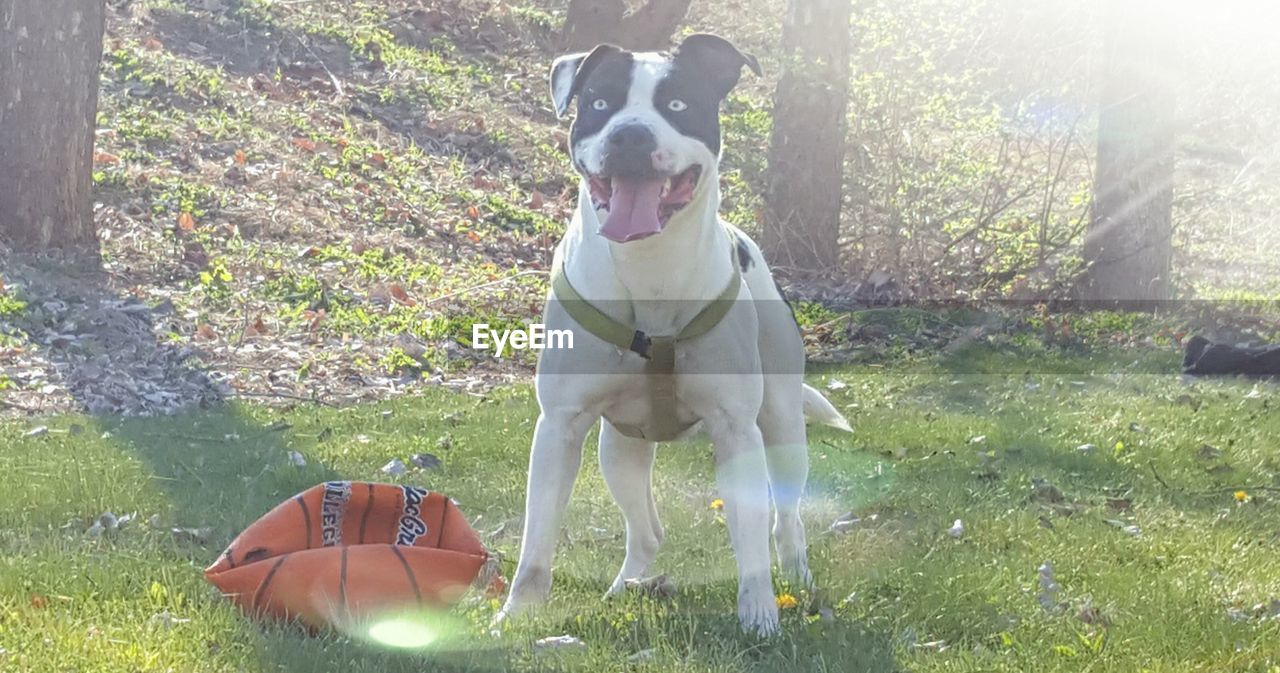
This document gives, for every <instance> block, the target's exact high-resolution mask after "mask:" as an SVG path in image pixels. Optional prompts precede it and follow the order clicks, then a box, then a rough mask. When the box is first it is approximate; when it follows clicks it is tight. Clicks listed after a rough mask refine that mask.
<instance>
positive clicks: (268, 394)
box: [235, 390, 338, 409]
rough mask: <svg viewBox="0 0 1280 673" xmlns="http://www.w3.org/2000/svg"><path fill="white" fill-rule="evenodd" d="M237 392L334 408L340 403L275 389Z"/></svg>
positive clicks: (237, 393) (243, 394)
mask: <svg viewBox="0 0 1280 673" xmlns="http://www.w3.org/2000/svg"><path fill="white" fill-rule="evenodd" d="M235 394H236V395H238V396H241V397H273V398H278V399H282V400H297V401H299V402H314V403H315V404H322V405H324V406H326V407H332V408H334V409H337V408H338V405H337V404H334V403H333V402H330V401H328V400H322V399H320V398H319V397H315V396H312V397H305V396H303V395H293V394H291V393H278V392H275V391H271V392H255V391H250V390H237V391H235Z"/></svg>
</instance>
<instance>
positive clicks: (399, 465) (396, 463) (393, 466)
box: [382, 458, 409, 477]
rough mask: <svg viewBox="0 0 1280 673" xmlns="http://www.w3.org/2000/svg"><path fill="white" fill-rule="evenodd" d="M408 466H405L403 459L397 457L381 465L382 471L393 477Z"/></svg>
mask: <svg viewBox="0 0 1280 673" xmlns="http://www.w3.org/2000/svg"><path fill="white" fill-rule="evenodd" d="M408 469H409V468H408V467H406V466H405V464H404V461H403V460H400V459H399V458H392V459H391V462H389V463H387V464H386V465H383V466H382V472H383V473H384V474H389V475H391V476H393V477H398V476H400V475H402V474H404V473H405V472H406V471H407V470H408Z"/></svg>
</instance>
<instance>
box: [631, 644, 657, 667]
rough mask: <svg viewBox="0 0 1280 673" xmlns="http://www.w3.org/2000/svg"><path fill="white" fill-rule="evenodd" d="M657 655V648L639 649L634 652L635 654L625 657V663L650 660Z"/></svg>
mask: <svg viewBox="0 0 1280 673" xmlns="http://www.w3.org/2000/svg"><path fill="white" fill-rule="evenodd" d="M657 655H658V650H656V649H654V648H652V647H650V648H649V649H647V650H640V651H639V652H636V653H635V654H633V655H631V656H629V657H627V663H629V664H638V663H641V662H645V661H650V660H652V659H653V658H654V657H656V656H657Z"/></svg>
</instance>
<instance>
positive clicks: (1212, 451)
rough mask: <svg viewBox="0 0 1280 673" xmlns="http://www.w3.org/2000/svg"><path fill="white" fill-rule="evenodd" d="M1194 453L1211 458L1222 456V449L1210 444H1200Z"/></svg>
mask: <svg viewBox="0 0 1280 673" xmlns="http://www.w3.org/2000/svg"><path fill="white" fill-rule="evenodd" d="M1196 455H1197V456H1199V457H1201V458H1204V459H1206V460H1213V459H1215V458H1221V457H1222V449H1219V448H1218V447H1216V446H1212V445H1210V444H1201V445H1200V450H1199V451H1197V452H1196Z"/></svg>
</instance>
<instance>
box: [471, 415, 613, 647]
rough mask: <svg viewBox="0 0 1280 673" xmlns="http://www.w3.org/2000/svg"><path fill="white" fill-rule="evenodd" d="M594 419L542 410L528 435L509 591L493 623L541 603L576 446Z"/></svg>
mask: <svg viewBox="0 0 1280 673" xmlns="http://www.w3.org/2000/svg"><path fill="white" fill-rule="evenodd" d="M595 420H596V417H595V416H592V415H590V414H587V413H585V412H582V411H578V412H576V413H574V412H560V413H558V412H550V413H548V412H545V411H544V412H543V414H542V415H540V416H539V417H538V424H537V426H536V427H535V428H534V431H533V449H532V451H531V452H530V456H529V481H528V484H527V485H526V494H525V510H524V537H523V539H522V540H521V542H520V562H519V563H518V564H517V565H516V575H515V578H514V579H513V580H512V581H511V593H510V594H509V595H508V596H507V602H506V605H504V606H503V608H502V611H501V612H499V613H498V616H497V618H496V619H495V622H501V621H502V620H504V619H506V618H507V617H511V616H515V615H517V614H519V613H520V612H522V611H523V610H524V609H525V608H528V607H530V606H533V605H538V604H540V603H543V602H544V601H546V599H547V597H548V595H549V594H550V593H551V561H552V558H553V557H554V556H555V551H556V541H557V540H558V538H559V537H560V526H561V524H562V523H563V522H564V514H565V510H566V508H567V507H568V504H569V496H570V494H571V493H572V492H573V482H574V480H576V479H577V477H578V468H579V467H580V466H581V464H582V442H583V440H585V439H586V436H587V431H588V430H590V429H591V425H592V424H593V423H594V422H595Z"/></svg>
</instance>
